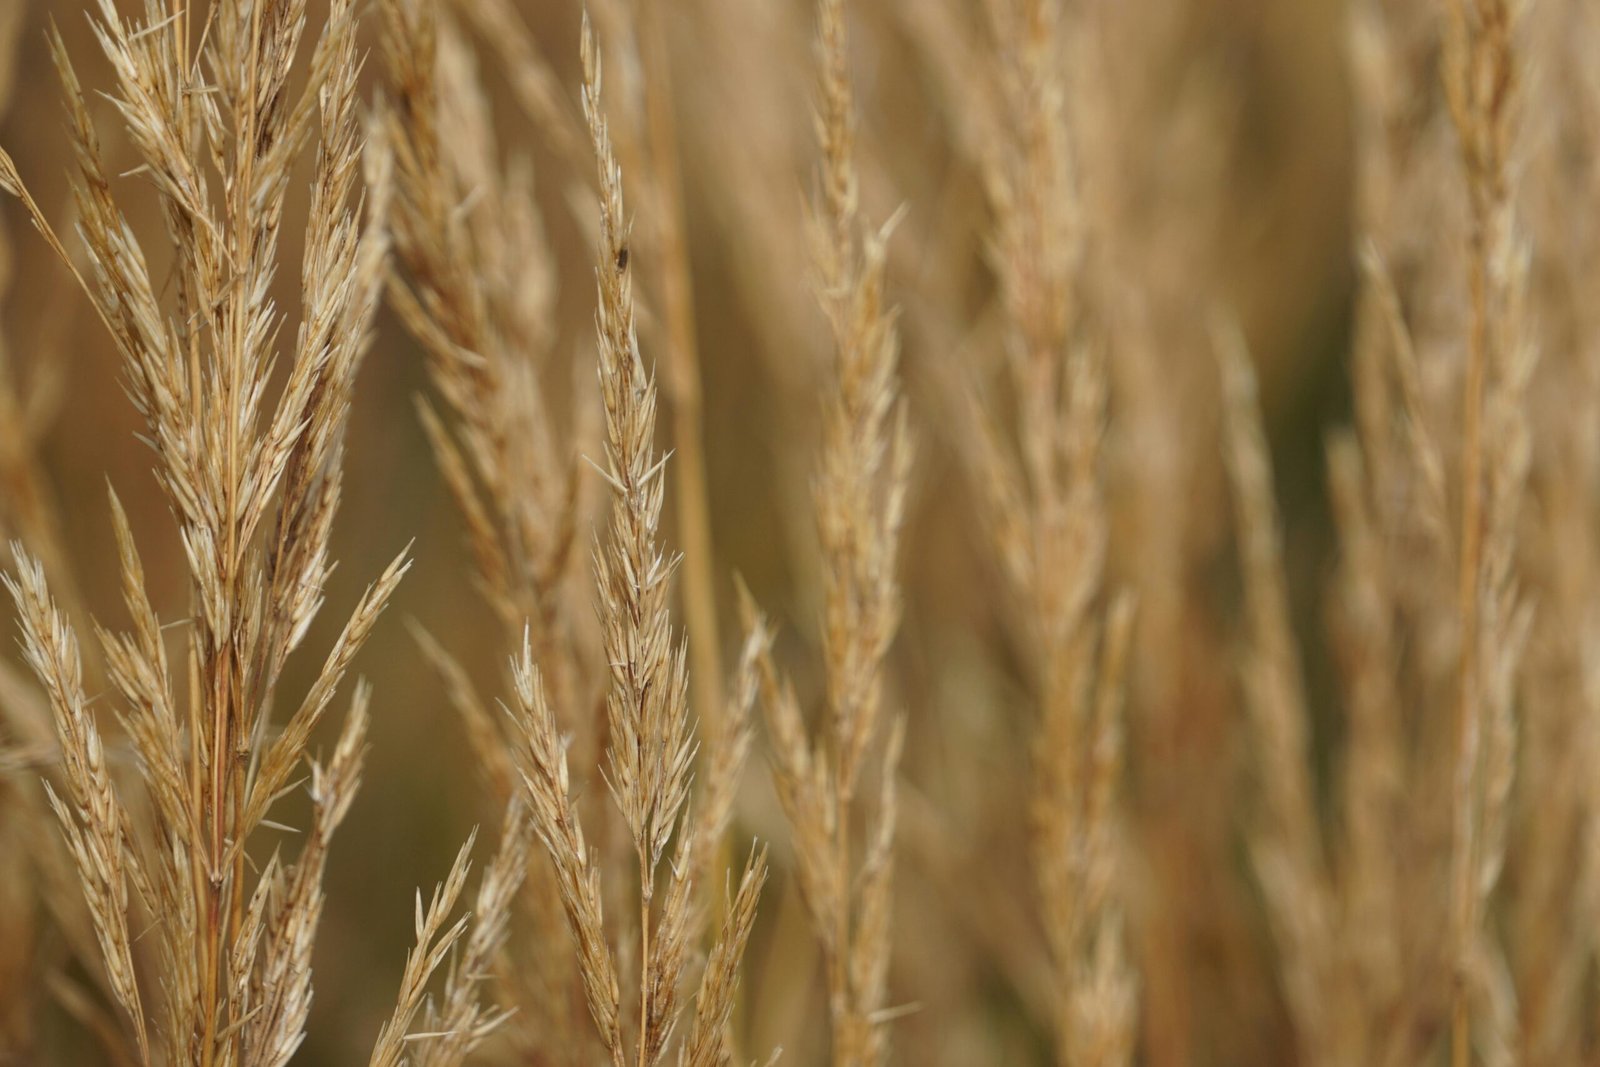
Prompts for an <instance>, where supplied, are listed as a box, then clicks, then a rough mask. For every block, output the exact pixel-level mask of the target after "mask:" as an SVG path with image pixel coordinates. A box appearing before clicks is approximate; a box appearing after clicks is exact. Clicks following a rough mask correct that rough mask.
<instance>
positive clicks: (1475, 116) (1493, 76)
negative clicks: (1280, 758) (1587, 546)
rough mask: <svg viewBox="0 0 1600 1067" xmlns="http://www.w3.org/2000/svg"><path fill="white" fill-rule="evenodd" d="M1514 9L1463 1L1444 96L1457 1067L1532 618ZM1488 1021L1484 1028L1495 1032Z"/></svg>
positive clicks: (1500, 838)
mask: <svg viewBox="0 0 1600 1067" xmlns="http://www.w3.org/2000/svg"><path fill="white" fill-rule="evenodd" d="M1520 8H1521V5H1520V4H1518V3H1515V2H1513V0H1472V2H1468V0H1458V2H1454V3H1452V4H1450V5H1449V8H1448V15H1447V24H1446V28H1445V45H1444V86H1445V94H1446V98H1447V100H1448V101H1449V106H1450V116H1451V119H1452V121H1453V122H1454V124H1455V129H1456V135H1457V137H1458V138H1459V140H1460V146H1461V163H1462V169H1463V172H1464V176H1465V179H1466V186H1467V204H1468V212H1469V213H1468V231H1467V237H1468V242H1467V290H1468V301H1469V308H1468V310H1469V315H1470V320H1469V324H1468V330H1467V369H1466V380H1465V396H1464V399H1463V408H1462V420H1461V434H1462V453H1461V465H1462V468H1461V494H1462V498H1461V538H1460V548H1459V551H1460V556H1459V580H1458V586H1457V589H1458V593H1457V596H1458V612H1459V615H1460V620H1461V657H1460V689H1459V694H1460V695H1459V705H1458V711H1457V722H1456V734H1457V739H1458V740H1457V756H1456V767H1455V781H1456V794H1455V801H1454V803H1455V823H1454V836H1453V842H1452V849H1453V872H1452V879H1451V881H1452V886H1451V912H1450V914H1451V932H1452V952H1453V960H1454V966H1455V985H1454V989H1453V999H1452V1008H1451V1062H1452V1063H1453V1064H1455V1065H1456V1067H1465V1065H1466V1064H1468V1063H1469V1062H1470V1061H1471V1059H1472V1050H1471V1046H1472V1041H1473V1036H1472V1029H1471V1019H1470V1013H1471V1008H1470V1005H1471V1002H1472V1000H1473V998H1474V996H1475V987H1476V986H1477V985H1478V983H1479V981H1480V978H1479V977H1478V974H1477V973H1475V972H1481V969H1482V966H1483V965H1482V963H1481V962H1480V961H1481V960H1482V958H1483V949H1482V942H1481V939H1482V936H1483V934H1482V930H1481V926H1482V923H1483V921H1484V919H1483V917H1484V914H1485V911H1486V902H1487V899H1488V896H1489V894H1490V892H1491V891H1492V890H1493V889H1494V887H1495V884H1496V882H1497V881H1498V878H1499V874H1500V870H1501V867H1502V865H1503V863H1504V856H1505V828H1506V825H1507V820H1508V809H1509V802H1510V793H1511V779H1512V774H1513V769H1514V752H1515V737H1514V734H1515V720H1514V718H1513V714H1514V712H1513V707H1512V696H1513V685H1514V677H1515V673H1516V670H1517V666H1518V662H1519V660H1520V657H1521V652H1522V648H1523V645H1524V644H1525V640H1526V636H1527V626H1528V621H1527V620H1528V617H1527V614H1526V613H1525V611H1524V610H1523V607H1522V604H1521V598H1520V593H1519V590H1518V587H1517V580H1516V571H1515V569H1516V527H1517V522H1518V520H1519V519H1520V516H1521V508H1520V504H1521V497H1522V489H1523V485H1524V483H1525V481H1526V478H1527V469H1528V455H1529V440H1528V428H1527V424H1526V416H1525V413H1524V404H1525V395H1526V392H1527V386H1528V380H1529V376H1530V375H1531V373H1532V368H1533V363H1534V349H1533V346H1532V344H1531V340H1530V338H1529V337H1528V336H1527V332H1526V325H1525V323H1524V322H1523V309H1524V304H1525V299H1526V294H1525V291H1524V289H1525V285H1526V277H1527V254H1526V251H1525V250H1524V249H1523V248H1521V247H1519V241H1520V238H1519V236H1518V224H1517V219H1516V214H1515V209H1514V206H1513V201H1512V181H1513V174H1512V165H1513V152H1514V150H1515V142H1516V133H1517V129H1518V124H1519V121H1520V114H1519V110H1520V109H1519V103H1520V95H1521V94H1520V82H1521V78H1522V74H1521V63H1520V59H1519V57H1518V43H1517V40H1516V35H1517V32H1518V22H1519V15H1520ZM1493 1022H1494V1020H1493V1019H1492V1018H1491V1019H1489V1020H1487V1021H1486V1025H1493Z"/></svg>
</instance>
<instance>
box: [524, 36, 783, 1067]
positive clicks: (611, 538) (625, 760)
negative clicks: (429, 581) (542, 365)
mask: <svg viewBox="0 0 1600 1067" xmlns="http://www.w3.org/2000/svg"><path fill="white" fill-rule="evenodd" d="M582 59H583V71H584V86H583V107H584V115H585V117H586V119H587V120H588V125H589V134H590V139H591V141H592V143H593V145H594V150H595V156H596V160H597V163H598V174H599V183H598V185H599V190H600V249H599V252H600V259H599V263H598V267H597V270H596V275H597V280H598V292H599V311H598V312H597V314H596V317H595V323H596V328H597V333H598V337H599V356H600V361H599V371H600V391H601V397H602V399H603V401H604V408H605V461H604V466H603V467H601V466H597V469H598V470H599V471H600V474H601V476H602V477H603V478H604V480H605V482H606V483H607V484H608V485H609V486H610V487H611V489H612V491H613V501H612V509H611V519H610V525H609V535H608V536H607V537H606V538H604V539H603V541H602V543H601V545H600V546H599V548H598V549H597V552H596V574H597V586H598V593H599V598H600V618H601V626H602V631H603V645H604V652H605V656H606V662H607V663H608V664H609V665H610V674H611V679H610V685H609V686H608V687H607V691H606V721H607V730H608V743H607V766H606V771H605V777H606V783H607V785H608V787H609V789H610V792H611V796H612V799H613V800H614V801H615V802H616V805H617V808H618V809H619V810H620V812H621V814H622V820H623V823H624V825H625V826H626V828H627V831H628V835H629V839H630V841H631V843H632V845H633V851H634V856H635V859H636V860H637V875H638V881H637V888H638V905H639V910H638V916H639V926H638V935H639V941H638V945H639V950H638V955H637V957H635V960H636V962H637V966H638V980H637V984H636V985H635V986H634V987H633V992H634V993H635V994H636V996H637V1000H638V1011H637V1016H636V1018H637V1024H636V1025H633V1026H630V1025H629V1023H630V1020H629V1019H628V1018H627V1017H626V1016H627V1015H628V1014H629V1013H627V1012H625V1010H624V1007H623V1003H624V1001H623V992H622V985H621V981H620V979H619V972H620V971H621V967H620V966H619V962H618V957H617V954H615V953H614V952H613V950H612V948H611V945H610V942H609V939H608V936H607V931H606V928H605V923H604V909H603V906H604V899H603V897H602V894H601V883H600V878H601V868H600V865H599V856H598V855H597V854H594V853H591V851H590V849H589V846H588V844H587V842H586V839H585V837H584V833H583V829H582V821H581V818H580V816H579V813H578V811H577V808H576V805H575V803H574V801H573V797H572V787H571V783H570V780H569V775H568V769H567V756H566V746H565V743H564V742H563V740H562V739H561V737H560V735H559V733H558V731H557V728H556V725H555V719H554V713H553V711H552V709H551V706H550V702H549V700H548V698H547V695H546V693H545V688H544V684H543V680H542V677H541V676H540V674H539V672H538V670H537V668H536V666H535V663H534V660H533V654H532V649H531V646H530V645H529V644H528V643H527V642H526V641H525V642H524V645H523V651H522V655H521V657H520V659H519V660H518V661H517V662H516V665H515V672H514V673H515V679H516V692H517V699H518V705H519V710H520V716H519V719H518V721H519V723H520V724H521V727H522V731H523V734H524V740H525V744H524V746H523V749H522V751H521V753H520V756H521V757H522V759H521V763H522V775H523V779H524V781H525V783H526V785H527V788H528V792H529V796H530V797H531V800H532V813H533V821H534V825H535V827H536V829H537V831H538V834H539V836H540V839H541V840H542V841H543V843H544V845H545V849H546V851H547V852H548V853H549V856H550V859H551V861H552V863H553V864H554V866H555V869H556V874H557V882H558V886H559V892H560V896H561V902H562V906H563V909H564V911H565V913H566V917H567V921H568V926H569V929H570V932H571V934H572V939H573V942H574V945H575V947H576V949H577V957H578V968H579V972H580V974H581V976H582V978H583V983H584V990H585V994H586V997H587V1000H588V1004H589V1010H590V1015H591V1016H592V1017H593V1019H594V1022H595V1027H596V1030H597V1032H598V1035H599V1037H600V1040H601V1043H602V1044H603V1045H604V1047H605V1049H606V1052H607V1054H608V1056H609V1058H610V1060H611V1062H612V1063H613V1064H614V1065H616V1067H621V1065H623V1064H626V1063H628V1062H629V1061H630V1060H632V1061H633V1062H635V1063H636V1064H637V1065H638V1067H654V1065H656V1064H658V1063H660V1062H662V1060H663V1059H664V1057H665V1056H666V1054H667V1049H668V1046H669V1042H670V1040H671V1037H672V1035H673V1031H674V1028H675V1026H676V1025H677V1021H678V1013H679V1002H680V996H681V992H682V988H681V987H682V985H683V982H684V980H685V977H686V974H687V972H688V950H689V947H690V944H691V942H692V941H693V939H694V933H695V925H696V916H697V914H698V911H697V909H696V907H695V904H694V899H693V895H692V891H693V885H692V881H691V879H692V878H693V877H694V876H695V875H696V873H697V872H696V870H695V864H694V863H693V862H692V857H693V856H694V855H695V852H696V849H697V838H698V837H699V836H700V835H701V834H702V833H704V832H705V830H704V827H703V826H702V824H701V823H698V822H696V821H695V820H694V819H692V818H690V816H689V812H688V808H687V805H688V801H689V794H690V784H691V783H690V779H691V770H692V765H693V760H694V754H695V740H694V729H693V725H692V723H691V720H690V716H689V707H688V690H687V686H688V678H687V667H686V662H685V659H686V654H685V650H684V646H683V643H682V641H681V640H680V639H677V638H675V636H674V634H673V633H672V623H671V617H670V614H669V611H668V598H669V594H670V587H671V581H672V576H673V573H674V571H675V570H676V564H677V561H676V560H675V559H674V558H672V557H669V556H667V555H666V554H665V553H664V552H663V550H662V548H661V546H660V544H659V541H658V538H659V527H660V520H661V507H662V502H663V474H664V470H665V464H666V461H665V458H664V457H658V456H657V454H656V451H655V446H654V435H655V414H656V391H655V380H654V378H653V376H652V375H651V374H650V372H649V371H647V370H646V368H645V364H644V359H643V357H642V355H641V354H640V351H639V343H638V337H637V331H636V326H635V317H634V315H635V313H634V302H633V276H632V273H631V272H630V256H631V253H630V251H629V245H628V235H629V222H628V219H627V215H626V210H625V208H624V206H623V199H622V175H621V170H620V168H619V167H618V165H617V161H616V157H615V154H614V151H613V148H612V142H611V136H610V132H609V130H608V126H607V121H606V117H605V114H604V112H603V111H602V104H601V67H600V52H599V47H598V44H597V42H596V39H595V37H594V34H593V32H592V30H591V29H590V26H589V22H588V17H587V14H586V15H585V19H584V27H583V47H582ZM744 688H748V686H745V687H744ZM717 774H718V771H717V770H716V769H715V768H714V769H713V777H715V776H717ZM712 806H713V808H716V807H718V806H719V804H718V802H717V801H715V799H713V801H712ZM722 818H723V819H724V820H725V818H726V816H725V814H724V815H723V816H722ZM715 829H716V830H717V831H719V832H720V829H721V827H720V826H717V827H716V828H715ZM674 841H675V842H676V844H675V846H674V847H675V855H674V856H673V858H672V859H671V861H670V863H669V865H668V867H667V869H666V871H665V874H666V876H667V877H666V883H665V885H664V886H663V884H662V875H663V873H664V872H663V869H662V861H663V859H665V858H666V852H667V849H668V846H669V844H670V843H672V842H674ZM617 873H621V872H617ZM765 877H766V861H765V854H764V852H762V851H756V852H752V854H751V856H750V859H749V862H748V863H747V864H746V866H745V871H744V876H743V878H742V880H741V882H740V886H739V889H738V891H737V893H735V894H734V895H733V898H732V899H731V901H730V904H729V909H730V910H729V917H728V919H727V921H726V922H725V924H724V926H723V930H722V935H721V937H720V939H719V941H718V943H717V945H716V946H715V947H714V948H713V949H712V953H711V959H710V962H709V965H708V967H707V969H706V971H705V976H704V978H703V981H702V986H701V994H700V996H699V997H698V998H697V1001H696V1004H695V1014H696V1020H695V1024H694V1026H693V1027H692V1029H691V1031H690V1032H691V1038H690V1041H689V1043H688V1044H687V1045H685V1046H684V1047H683V1048H682V1050H681V1051H680V1060H681V1061H682V1062H684V1063H688V1064H692V1065H694V1067H702V1065H707V1067H708V1065H711V1064H719V1065H722V1064H728V1063H730V1062H731V1058H732V1057H731V1052H730V1049H729V1046H728V1044H727V1041H726V1039H725V1035H724V1031H725V1028H726V1021H727V1019H728V1017H729V1013H730V1012H731V1004H732V998H733V994H734V988H735V983H734V978H733V975H734V972H735V970H736V968H737V962H738V960H739V958H740V957H741V956H742V954H743V948H744V944H745V942H746V940H747V938H748V936H749V932H750V924H751V922H752V921H753V917H754V911H755V902H756V897H757V896H758V895H759V893H760V889H761V885H762V883H763V882H764V880H765ZM658 895H659V896H661V898H662V899H661V900H659V901H658V900H657V897H658ZM630 1031H631V1042H630ZM630 1044H631V1049H632V1051H631V1053H630V1051H629V1049H630Z"/></svg>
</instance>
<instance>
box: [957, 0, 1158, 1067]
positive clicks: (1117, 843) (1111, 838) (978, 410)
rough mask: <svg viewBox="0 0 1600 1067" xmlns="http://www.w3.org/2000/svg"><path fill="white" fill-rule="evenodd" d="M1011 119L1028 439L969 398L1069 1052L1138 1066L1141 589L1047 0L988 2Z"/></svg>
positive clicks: (1005, 182) (1012, 221)
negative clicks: (1019, 640)
mask: <svg viewBox="0 0 1600 1067" xmlns="http://www.w3.org/2000/svg"><path fill="white" fill-rule="evenodd" d="M987 12H988V15H989V21H990V26H991V29H992V31H993V33H994V36H995V40H996V42H997V45H998V50H997V51H996V53H995V54H994V56H993V59H992V64H993V65H992V72H993V74H992V76H993V80H994V83H995V86H996V89H995V91H996V94H997V96H996V99H997V101H998V102H1000V103H1001V104H1002V106H1003V117H1002V118H1000V119H999V120H997V121H996V122H995V123H994V126H993V128H992V129H990V130H989V131H988V133H987V136H985V137H984V142H985V145H986V147H985V150H984V153H983V156H984V169H985V180H986V183H987V191H988V194H989V199H990V202H991V204H992V206H993V209H994V212H995V216H996V234H995V238H994V263H995V268H996V270H997V272H998V275H999V281H1000V293H1001V297H1002V300H1003V302H1004V304H1003V306H1004V311H1005V321H1004V331H1005V332H1004V343H1005V345H1006V353H1005V354H1006V358H1007V361H1008V362H1007V366H1008V369H1009V372H1010V374H1009V385H1010V387H1011V390H1010V391H1011V399H1012V400H1013V401H1014V403H1015V405H1016V410H1015V416H1014V417H1015V425H1016V432H1015V440H1014V442H1013V441H1012V440H1010V439H1009V437H1010V435H1008V434H1006V433H1003V432H1002V431H1001V429H1000V427H1001V426H1002V425H1003V422H1004V419H1005V416H1004V414H1002V413H1001V412H1000V411H998V410H996V408H995V407H994V406H993V405H992V404H985V403H984V402H983V401H982V400H981V399H979V398H978V397H977V396H976V395H974V396H973V397H972V398H971V399H970V401H969V404H968V411H967V427H968V432H967V438H968V439H967V441H966V446H967V449H968V453H969V455H970V456H971V457H972V460H971V461H972V462H973V464H974V466H975V468H976V470H977V471H978V472H979V477H980V478H981V484H982V485H983V487H984V491H985V493H986V495H987V500H986V503H987V505H988V507H987V511H986V515H987V518H988V520H989V526H990V530H991V532H992V534H993V539H994V540H993V543H994V547H995V551H996V554H997V556H998V559H999V562H1000V565H1001V567H1002V570H1003V572H1004V573H1005V574H1006V576H1007V577H1008V578H1009V579H1010V581H1011V588H1012V592H1013V593H1014V595H1015V596H1016V598H1017V599H1018V601H1019V602H1020V603H1021V604H1023V605H1024V613H1025V620H1026V623H1025V627H1024V629H1025V632H1026V633H1027V635H1028V638H1029V640H1030V642H1031V643H1032V646H1033V647H1032V649H1031V651H1032V653H1033V655H1034V657H1036V659H1035V668H1034V669H1035V671H1036V679H1037V685H1038V700H1039V702H1040V704H1041V713H1042V714H1041V724H1040V728H1039V733H1038V735H1037V741H1036V747H1035V772H1036V775H1037V780H1036V784H1035V789H1034V795H1033V797H1032V804H1031V807H1032V826H1031V837H1032V840H1031V846H1032V847H1031V852H1032V859H1033V864H1034V869H1035V876H1036V878H1037V885H1038V891H1039V900H1040V906H1041V911H1042V917H1043V920H1044V926H1045V931H1046V934H1047V944H1048V947H1049V950H1050V957H1051V964H1052V971H1051V987H1052V988H1051V991H1050V1005H1051V1013H1052V1019H1051V1025H1052V1028H1053V1031H1054V1039H1055V1055H1056V1059H1057V1062H1059V1063H1062V1064H1073V1065H1081V1064H1118V1063H1126V1062H1127V1061H1128V1060H1129V1059H1130V1057H1131V1056H1132V1054H1133V1041H1134V1032H1135V1028H1134V1022H1135V1018H1134V1013H1135V994H1134V979H1133V972H1132V968H1131V965H1130V964H1129V962H1128V960H1127V958H1126V950H1125V947H1124V944H1123V933H1122V905H1121V897H1122V889H1121V886H1120V875H1119V873H1118V868H1119V853H1120V852H1121V851H1122V850H1123V848H1124V844H1123V841H1122V836H1123V835H1122V833H1121V831H1120V829H1119V820H1118V816H1117V811H1116V807H1117V805H1116V803H1115V801H1116V796H1117V792H1118V784H1119V782H1120V779H1121V765H1122V737H1123V724H1122V696H1123V691H1124V685H1125V677H1124V672H1125V670H1126V664H1127V659H1128V655H1129V651H1128V644H1129V641H1130V640H1131V625H1132V618H1133V614H1132V611H1133V609H1132V601H1131V598H1130V597H1129V596H1128V595H1126V594H1113V593H1109V592H1108V589H1107V587H1106V578H1105V573H1104V572H1105V554H1106V539H1107V536H1108V533H1107V531H1108V522H1109V518H1108V514H1107V510H1106V503H1105V499H1104V494H1103V491H1102V489H1101V485H1100V478H1101V473H1100V465H1101V455H1100V454H1101V443H1102V437H1103V433H1104V423H1105V412H1106V403H1107V397H1106V390H1107V358H1108V349H1109V345H1110V343H1111V339H1110V338H1109V337H1108V336H1107V335H1106V332H1105V327H1104V322H1105V321H1108V319H1107V318H1106V317H1104V316H1102V318H1101V320H1100V321H1097V320H1096V317H1095V315H1094V314H1093V313H1092V312H1091V311H1090V310H1089V307H1088V301H1089V297H1090V291H1089V289H1088V287H1087V286H1086V283H1085V274H1086V270H1087V269H1088V268H1087V267H1086V256H1087V255H1088V242H1087V241H1086V233H1087V230H1086V224H1085V220H1084V218H1083V216H1082V211H1083V201H1082V189H1081V179H1080V175H1079V173H1078V169H1077V162H1076V159H1075V157H1074V147H1073V137H1074V130H1073V127H1072V120H1071V116H1070V113H1069V111H1068V109H1067V104H1068V100H1067V95H1066V93H1067V84H1066V81H1065V78H1064V75H1063V72H1062V67H1063V65H1064V64H1065V63H1066V61H1067V56H1068V54H1069V53H1068V48H1067V40H1066V33H1067V27H1066V26H1065V25H1064V23H1065V18H1064V15H1063V12H1062V10H1061V8H1060V6H1059V5H1057V4H1055V3H1051V2H1048V0H1021V2H995V3H991V4H989V5H987Z"/></svg>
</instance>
